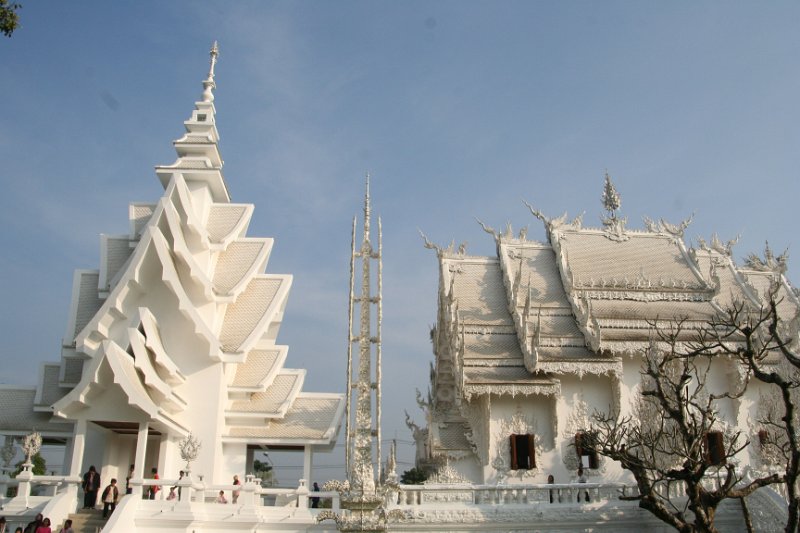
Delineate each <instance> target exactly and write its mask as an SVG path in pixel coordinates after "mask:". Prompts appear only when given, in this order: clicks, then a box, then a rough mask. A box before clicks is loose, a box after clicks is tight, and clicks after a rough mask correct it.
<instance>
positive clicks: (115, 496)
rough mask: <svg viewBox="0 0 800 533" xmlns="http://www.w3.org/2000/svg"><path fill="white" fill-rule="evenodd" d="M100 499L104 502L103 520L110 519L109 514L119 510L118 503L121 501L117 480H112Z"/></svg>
mask: <svg viewBox="0 0 800 533" xmlns="http://www.w3.org/2000/svg"><path fill="white" fill-rule="evenodd" d="M100 499H101V500H102V501H103V518H108V515H109V513H113V512H114V509H116V508H117V502H118V501H119V489H118V488H117V480H116V479H112V480H111V484H110V485H109V486H107V487H106V488H105V490H104V491H103V495H102V497H101V498H100ZM109 509H110V511H109Z"/></svg>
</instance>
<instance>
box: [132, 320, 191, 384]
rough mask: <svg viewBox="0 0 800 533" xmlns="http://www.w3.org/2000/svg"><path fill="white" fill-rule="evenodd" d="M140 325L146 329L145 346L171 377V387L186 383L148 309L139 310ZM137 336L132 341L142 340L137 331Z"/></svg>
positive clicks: (169, 379)
mask: <svg viewBox="0 0 800 533" xmlns="http://www.w3.org/2000/svg"><path fill="white" fill-rule="evenodd" d="M137 312H138V314H139V324H140V325H141V326H142V328H143V329H144V337H145V338H144V345H145V346H146V347H147V348H148V349H149V350H150V351H151V352H152V353H153V359H154V361H155V363H156V364H157V365H159V366H160V367H161V368H162V369H163V370H164V371H165V372H166V373H167V374H168V376H169V378H167V383H169V384H170V385H180V384H182V383H184V382H185V381H186V376H184V375H183V373H182V372H181V371H180V369H179V368H178V365H176V364H175V363H174V362H173V361H172V358H171V357H170V356H169V354H167V351H166V349H165V348H164V344H163V341H162V339H161V331H160V330H159V328H158V322H157V321H156V317H155V316H153V313H151V312H150V310H149V309H147V308H146V307H140V308H139V309H138V311H137ZM136 333H137V335H135V336H131V339H134V338H137V339H141V333H139V331H138V329H137V330H136Z"/></svg>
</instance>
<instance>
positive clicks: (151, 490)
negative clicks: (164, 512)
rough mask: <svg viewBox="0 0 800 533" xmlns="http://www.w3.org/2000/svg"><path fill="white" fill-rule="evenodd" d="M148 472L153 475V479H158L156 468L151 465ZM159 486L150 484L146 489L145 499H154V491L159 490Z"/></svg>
mask: <svg viewBox="0 0 800 533" xmlns="http://www.w3.org/2000/svg"><path fill="white" fill-rule="evenodd" d="M150 473H151V474H152V475H153V479H158V468H156V467H153V468H152V469H151V470H150ZM160 488H161V487H159V486H158V485H150V488H149V489H148V491H147V499H148V500H155V499H156V493H157V492H158V491H159V489H160Z"/></svg>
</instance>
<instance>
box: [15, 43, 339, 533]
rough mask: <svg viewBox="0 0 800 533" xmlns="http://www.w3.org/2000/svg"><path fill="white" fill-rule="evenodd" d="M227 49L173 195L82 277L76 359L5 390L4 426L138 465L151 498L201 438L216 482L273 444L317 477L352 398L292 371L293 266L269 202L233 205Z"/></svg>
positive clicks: (248, 468) (110, 243) (171, 175)
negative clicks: (286, 338) (287, 339)
mask: <svg viewBox="0 0 800 533" xmlns="http://www.w3.org/2000/svg"><path fill="white" fill-rule="evenodd" d="M217 55H218V51H217V47H216V44H215V46H214V48H213V49H212V50H211V68H210V71H209V73H208V77H207V78H206V80H205V81H204V82H203V87H204V91H203V94H202V99H201V101H199V102H196V104H195V109H194V111H193V112H192V115H191V117H190V118H189V119H188V120H187V121H185V122H184V126H185V128H186V133H185V134H183V135H182V136H181V137H180V138H179V139H177V140H176V141H174V143H173V144H174V146H175V150H176V152H177V160H176V161H175V162H174V163H172V164H168V165H160V166H157V167H156V175H157V176H158V179H159V180H160V181H161V183H162V184H163V186H164V195H163V196H162V197H161V198H160V199H159V200H158V201H157V202H156V203H134V204H131V206H130V209H129V217H130V233H128V234H126V235H102V236H101V241H100V256H101V263H100V267H99V268H98V269H96V270H79V271H77V272H76V273H75V276H74V282H73V294H72V305H71V309H70V313H69V323H68V325H67V330H66V333H65V335H64V340H63V346H62V350H61V360H60V361H58V362H54V363H45V364H44V365H43V366H42V371H41V375H40V380H39V384H38V386H37V387H36V388H35V389H30V390H29V389H21V388H15V387H5V388H3V389H2V390H0V406H2V407H0V434H2V435H5V436H6V438H9V437H15V436H20V435H24V434H26V433H29V432H31V431H33V430H36V431H38V432H39V433H40V434H41V435H42V437H43V438H44V441H45V442H59V441H60V442H64V443H65V444H66V446H65V461H64V465H65V467H64V472H63V473H64V474H66V475H68V476H71V477H72V478H75V479H78V477H79V476H81V475H82V474H83V472H85V471H86V470H87V469H88V467H89V465H95V466H96V467H97V469H98V471H99V472H100V476H101V479H103V480H104V484H105V482H106V481H108V480H110V479H111V478H116V479H118V480H119V481H120V486H121V487H122V490H123V492H124V482H125V478H126V474H127V472H128V468H129V466H130V465H135V466H134V469H135V470H134V476H133V477H134V484H135V485H136V488H135V491H134V493H135V494H141V491H142V485H143V484H144V485H146V486H147V485H148V484H147V483H145V482H143V481H142V480H143V479H146V478H152V475H151V469H152V468H156V469H157V471H158V473H159V477H160V478H162V479H173V480H174V479H176V478H178V471H179V470H181V469H184V468H185V462H184V461H182V460H181V450H180V449H179V444H180V442H181V441H182V440H183V439H185V438H186V437H187V436H188V435H189V434H190V433H191V434H192V435H193V436H194V437H195V438H197V439H199V441H200V443H201V445H200V448H199V453H198V454H197V456H196V458H195V459H194V461H193V462H192V463H191V466H190V467H191V471H192V474H193V478H194V479H195V480H197V479H202V480H203V482H204V483H205V484H206V485H209V486H211V485H214V484H223V485H225V484H227V485H230V484H231V483H232V480H233V476H234V475H235V474H237V475H238V476H239V477H240V478H241V479H242V481H244V479H245V475H246V474H248V473H251V472H252V471H253V455H254V452H255V451H258V450H262V449H269V450H297V451H298V452H299V453H303V454H304V455H305V459H304V470H303V479H304V480H308V479H310V475H311V469H312V455H313V453H314V451H318V450H325V451H329V450H330V449H331V448H332V447H333V445H334V444H335V441H336V438H337V433H338V430H339V427H340V424H341V421H342V418H343V414H344V408H345V396H344V394H330V393H324V394H323V393H312V392H306V391H304V390H303V380H304V377H305V374H306V372H305V370H303V369H293V368H290V367H288V366H287V363H288V361H287V354H288V351H289V348H288V346H283V345H281V344H279V343H278V332H279V330H280V326H281V323H282V320H283V312H284V308H285V306H286V302H287V299H288V296H289V289H290V287H291V284H292V276H291V275H285V274H270V273H265V268H266V266H267V261H268V259H269V256H270V252H271V250H272V245H273V240H272V239H270V238H261V237H248V236H247V227H248V224H249V222H250V217H251V216H252V214H253V205H252V204H239V203H233V202H232V201H231V197H230V194H229V191H228V187H227V185H226V182H225V179H224V177H223V174H222V158H221V156H220V153H219V149H218V146H217V143H218V140H219V133H218V132H217V127H216V123H215V108H214V103H213V102H214V94H213V89H214V88H215V83H214V67H215V62H216V58H217ZM73 488H75V489H76V490H77V488H76V487H73ZM76 494H77V493H75V494H73V495H72V496H75V495H76ZM77 502H78V500H77V497H75V499H74V503H75V504H77ZM6 507H7V509H6V511H7V510H8V508H9V507H8V506H6ZM11 507H12V508H13V505H12V506H11ZM29 507H30V506H29ZM66 507H67V508H70V509H69V511H70V512H71V511H73V510H74V505H73V504H72V503H70V504H69V505H66ZM50 512H52V511H50ZM62 514H63V513H62ZM121 530H123V529H121Z"/></svg>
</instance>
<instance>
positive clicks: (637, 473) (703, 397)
mask: <svg viewBox="0 0 800 533" xmlns="http://www.w3.org/2000/svg"><path fill="white" fill-rule="evenodd" d="M718 326H719V325H718V324H714V323H710V324H709V325H708V327H706V328H703V329H702V330H700V331H699V332H698V333H694V334H692V335H691V336H689V335H690V332H689V331H687V328H685V327H684V322H683V321H680V320H678V321H675V322H674V323H673V324H672V325H671V327H670V328H668V329H666V330H665V329H663V328H658V327H656V326H655V324H653V332H654V333H653V339H652V341H651V345H650V349H649V350H648V351H647V353H646V354H645V358H644V363H643V368H642V370H641V374H642V382H641V385H640V387H641V388H640V391H639V394H638V398H637V400H636V404H635V406H634V408H633V410H632V413H631V414H629V415H625V416H619V415H618V414H617V413H602V412H595V414H594V415H593V421H592V427H590V428H587V429H586V430H585V436H584V438H583V441H582V445H583V446H586V447H587V448H589V449H591V450H592V451H593V452H596V453H598V454H600V455H604V456H606V457H608V458H610V459H613V460H615V461H619V462H620V463H621V465H622V467H623V468H625V469H626V470H628V471H630V472H631V473H632V474H633V477H634V479H635V480H636V484H637V488H638V494H637V495H632V496H623V498H625V499H633V500H638V501H639V506H640V507H641V508H643V509H646V510H647V511H649V512H651V513H652V514H653V515H654V516H656V517H657V518H659V519H660V520H662V521H663V522H665V523H667V524H669V525H670V526H672V527H674V528H675V529H676V530H678V531H681V532H687V533H688V532H704V533H705V532H717V531H718V530H717V529H716V527H715V526H714V518H715V514H716V510H717V508H718V506H719V505H720V503H721V502H723V501H724V500H725V499H729V498H732V499H733V498H736V499H740V500H741V501H744V500H743V499H744V497H746V496H748V495H749V494H751V493H753V492H754V491H755V490H756V489H758V488H760V487H763V486H765V485H769V484H773V483H778V482H780V481H782V480H783V476H782V475H779V474H777V473H768V474H766V475H763V476H760V477H757V478H756V479H749V480H745V479H743V476H742V475H741V473H740V472H739V471H738V470H737V468H736V463H737V456H738V455H739V454H740V453H741V452H742V451H743V450H745V449H746V448H747V446H748V445H749V444H750V443H749V440H748V439H747V437H746V435H743V434H742V432H741V431H738V430H735V429H732V428H731V426H728V425H727V424H725V423H724V422H723V420H722V419H721V418H720V415H719V413H720V408H721V407H722V405H723V403H725V402H729V401H731V400H736V399H738V398H740V397H741V396H742V395H743V394H744V393H745V391H746V388H747V385H748V381H749V376H747V374H746V373H745V375H744V378H743V379H742V380H741V383H740V384H739V385H738V386H737V387H735V389H736V390H722V391H716V390H713V388H712V387H711V383H710V381H709V378H710V376H711V373H712V366H713V365H714V359H715V358H717V357H719V351H720V350H719V346H720V345H721V344H725V342H727V340H725V336H726V335H727V336H729V337H730V335H731V328H727V329H725V330H724V333H720V332H719V331H717V327H718ZM687 338H694V339H695V340H693V341H687V340H686V339H687ZM723 340H725V342H721V341H723ZM737 344H738V343H737ZM745 519H746V521H747V522H748V527H750V528H751V527H752V525H751V524H749V518H748V517H747V512H746V509H745Z"/></svg>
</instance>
